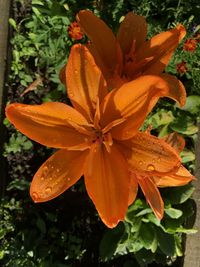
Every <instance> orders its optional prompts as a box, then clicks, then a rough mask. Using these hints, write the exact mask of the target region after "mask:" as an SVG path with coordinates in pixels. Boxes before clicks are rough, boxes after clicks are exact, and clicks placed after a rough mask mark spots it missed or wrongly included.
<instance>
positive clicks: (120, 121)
mask: <svg viewBox="0 0 200 267" xmlns="http://www.w3.org/2000/svg"><path fill="white" fill-rule="evenodd" d="M66 81H67V87H68V95H69V98H70V100H71V103H72V105H73V107H71V106H69V105H66V104H63V103H58V102H49V103H44V104H41V105H25V104H18V103H13V104H10V105H8V106H7V108H6V116H7V118H8V119H9V120H10V121H11V122H12V123H13V124H14V126H15V127H16V128H17V129H18V130H19V131H21V132H22V133H23V134H25V135H27V136H28V137H29V138H31V139H33V140H35V141H37V142H39V143H41V144H43V145H45V146H48V147H53V148H57V149H59V150H58V151H57V152H56V153H55V154H53V155H52V156H51V157H50V158H49V159H48V160H47V161H46V162H45V163H44V164H43V165H42V166H41V167H40V168H39V170H38V171H37V172H36V174H35V176H34V178H33V181H32V183H31V188H30V195H31V197H32V199H33V200H34V201H35V202H44V201H48V200H50V199H53V198H55V197H57V196H58V195H60V194H61V193H63V192H64V191H65V190H67V189H68V188H69V187H70V186H72V185H73V184H74V183H76V182H77V180H78V179H79V178H80V177H81V176H82V175H84V179H85V185H86V189H87V192H88V194H89V196H90V198H91V199H92V201H93V203H94V205H95V206H96V209H97V211H98V213H99V215H100V217H101V219H102V221H103V222H104V223H105V224H106V225H107V226H108V227H114V226H116V225H117V223H118V222H119V221H121V220H124V217H125V214H126V210H127V207H128V197H129V191H130V176H131V175H130V172H129V169H130V168H131V170H132V172H133V171H134V172H135V173H137V175H141V176H146V175H148V176H152V175H156V176H161V175H167V174H171V173H174V171H176V170H177V169H178V168H179V166H180V164H181V162H180V157H179V155H178V153H177V152H176V151H175V150H174V149H173V148H172V147H171V146H169V145H168V144H167V143H166V142H164V141H163V140H160V139H158V138H156V137H154V136H150V135H149V134H146V133H141V132H139V131H138V129H139V128H140V126H141V124H142V123H143V122H144V119H145V117H146V115H147V113H148V112H149V111H150V110H151V108H152V107H153V105H154V104H155V103H156V101H157V100H158V99H159V97H164V96H168V97H170V98H172V99H174V100H176V101H177V102H179V103H180V104H181V105H183V104H184V102H185V98H186V97H185V93H184V92H185V91H184V87H183V85H182V83H181V82H180V81H178V80H176V78H174V77H171V76H170V75H163V76H162V77H161V76H160V77H159V76H154V75H146V76H142V77H139V78H137V79H135V80H134V81H131V82H129V83H125V84H124V85H122V86H121V87H120V88H118V89H115V90H112V91H111V92H108V87H107V85H106V81H105V79H104V77H103V76H102V73H101V71H100V70H99V68H98V67H97V65H96V64H95V61H94V58H93V57H92V55H91V54H90V52H89V50H88V49H87V48H86V47H85V46H83V45H80V44H77V45H74V46H73V47H72V49H71V53H70V56H69V60H68V65H67V68H66ZM138 88H139V89H140V90H137V89H138ZM159 157H161V159H162V160H161V161H160V160H158V158H159ZM152 159H155V162H153V161H152ZM140 161H143V163H144V164H142V165H141V164H140ZM152 162H153V163H152ZM152 164H153V168H152ZM149 193H151V192H150V191H149Z"/></svg>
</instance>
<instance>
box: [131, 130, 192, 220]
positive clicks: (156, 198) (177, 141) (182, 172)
mask: <svg viewBox="0 0 200 267" xmlns="http://www.w3.org/2000/svg"><path fill="white" fill-rule="evenodd" d="M163 140H164V141H165V142H166V143H167V144H169V145H170V146H171V147H173V148H174V149H175V150H176V151H177V153H180V152H181V151H182V150H183V148H184V146H185V140H184V139H183V138H182V137H181V136H180V135H178V134H177V133H172V134H169V135H167V136H166V137H164V138H163ZM157 160H158V161H162V158H161V157H158V158H157ZM152 162H155V159H152ZM140 164H144V163H143V161H141V162H140ZM153 166H154V165H153V164H152V165H150V166H149V167H150V168H151V169H152V170H153V168H154V167H153ZM194 179H195V178H194V176H193V175H191V174H190V172H189V171H188V170H187V169H186V168H185V167H184V166H183V165H180V167H179V168H178V170H176V169H174V171H172V172H171V173H170V174H168V175H151V176H147V175H145V176H143V175H138V174H137V173H134V172H133V171H131V188H130V193H129V205H130V204H132V203H133V202H134V200H135V198H136V196H137V191H138V185H139V186H140V187H141V189H142V192H143V194H144V195H145V198H146V200H147V202H148V204H149V205H150V207H151V208H152V210H153V212H154V214H155V215H156V217H157V218H158V219H159V220H160V219H162V217H163V214H164V203H163V200H162V197H161V195H160V192H159V190H158V188H157V187H172V186H183V185H185V184H187V183H189V182H191V181H192V180H194Z"/></svg>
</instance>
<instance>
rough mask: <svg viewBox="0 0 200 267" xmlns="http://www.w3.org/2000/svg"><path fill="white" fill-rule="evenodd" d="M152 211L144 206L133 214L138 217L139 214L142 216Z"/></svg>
mask: <svg viewBox="0 0 200 267" xmlns="http://www.w3.org/2000/svg"><path fill="white" fill-rule="evenodd" d="M149 213H152V209H151V208H146V209H143V210H141V211H140V212H138V213H137V214H136V215H135V216H136V217H139V216H144V215H146V214H149Z"/></svg>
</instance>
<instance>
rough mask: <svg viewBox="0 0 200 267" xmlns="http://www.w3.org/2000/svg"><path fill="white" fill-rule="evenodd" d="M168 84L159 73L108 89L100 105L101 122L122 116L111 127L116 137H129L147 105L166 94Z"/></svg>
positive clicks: (136, 127)
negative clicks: (118, 123)
mask: <svg viewBox="0 0 200 267" xmlns="http://www.w3.org/2000/svg"><path fill="white" fill-rule="evenodd" d="M172 86H173V85H171V84H170V83H169V82H168V80H165V77H164V78H161V77H159V76H153V75H147V76H141V77H139V78H137V79H135V80H133V81H131V82H128V83H125V84H123V85H122V86H121V87H120V88H119V89H116V90H112V91H111V92H110V93H109V94H107V96H106V97H105V98H104V100H103V102H102V104H101V113H102V118H101V124H102V126H103V127H105V126H106V125H108V124H109V123H110V122H112V121H114V120H117V119H120V118H122V117H123V118H126V121H125V122H124V123H122V124H120V125H117V126H116V127H113V129H112V136H113V137H114V138H116V139H128V138H131V137H132V136H133V135H134V134H136V132H137V131H138V128H139V127H140V126H141V125H142V123H143V122H144V120H145V118H146V116H147V114H148V112H149V110H150V108H151V107H152V105H155V103H156V101H157V100H158V98H159V97H161V96H170V90H171V87H172Z"/></svg>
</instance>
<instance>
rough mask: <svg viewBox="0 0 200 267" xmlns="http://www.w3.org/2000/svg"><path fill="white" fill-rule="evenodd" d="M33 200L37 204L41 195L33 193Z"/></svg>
mask: <svg viewBox="0 0 200 267" xmlns="http://www.w3.org/2000/svg"><path fill="white" fill-rule="evenodd" d="M32 199H33V201H34V202H37V201H38V200H39V195H38V193H36V192H33V193H32Z"/></svg>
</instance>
